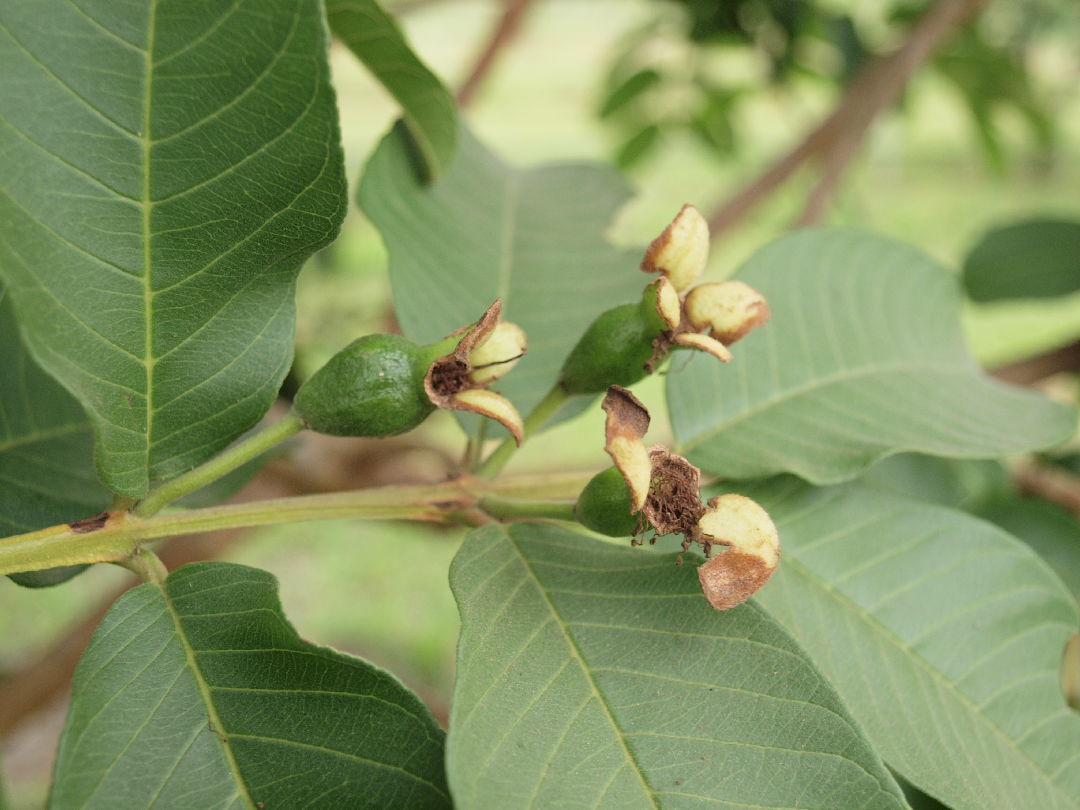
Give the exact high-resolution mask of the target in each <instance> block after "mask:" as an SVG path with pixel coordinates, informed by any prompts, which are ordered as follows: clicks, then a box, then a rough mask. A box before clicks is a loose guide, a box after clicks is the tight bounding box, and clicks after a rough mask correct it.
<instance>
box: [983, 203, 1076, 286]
mask: <svg viewBox="0 0 1080 810" xmlns="http://www.w3.org/2000/svg"><path fill="white" fill-rule="evenodd" d="M964 286H965V287H966V288H967V291H968V295H970V296H971V297H972V298H973V299H975V300H976V301H996V300H998V299H1001V298H1054V297H1056V296H1059V295H1068V294H1069V293H1074V292H1076V291H1077V290H1080V222H1072V221H1069V220H1061V219H1034V220H1029V221H1027V222H1018V223H1016V224H1013V225H1005V226H1002V227H1000V228H995V229H993V230H991V231H988V232H987V233H985V234H983V236H982V238H981V239H980V240H979V242H978V244H976V245H975V247H973V248H972V249H971V252H970V253H969V254H968V257H967V259H966V260H965V261H964Z"/></svg>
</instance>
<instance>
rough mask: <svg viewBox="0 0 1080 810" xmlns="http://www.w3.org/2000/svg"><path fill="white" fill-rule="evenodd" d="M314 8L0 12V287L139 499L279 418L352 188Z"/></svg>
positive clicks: (271, 1) (252, 2) (41, 7)
mask: <svg viewBox="0 0 1080 810" xmlns="http://www.w3.org/2000/svg"><path fill="white" fill-rule="evenodd" d="M322 17H323V14H322V7H321V4H320V3H319V2H318V0H237V2H232V3H225V2H209V0H205V1H204V2H198V3H192V2H189V1H188V0H151V1H150V2H146V3H135V4H127V3H117V2H113V0H83V2H79V3H73V2H68V1H67V0H35V2H32V3H4V4H3V5H2V6H0V31H2V33H0V42H2V43H3V44H2V45H0V75H3V76H4V82H5V90H4V93H3V94H0V192H2V193H0V220H2V221H3V222H4V227H3V229H2V230H0V273H2V274H3V275H4V278H5V279H6V281H7V283H8V285H9V291H10V293H11V294H12V295H13V297H14V299H15V304H16V308H17V311H18V312H19V317H20V320H21V322H22V325H23V331H24V334H25V335H26V337H27V341H28V344H29V347H30V350H31V352H32V353H33V355H34V357H35V358H36V359H37V360H38V361H39V362H40V363H41V364H42V365H43V366H44V367H45V368H46V369H47V370H48V371H49V372H50V373H52V374H53V375H54V376H55V377H57V378H58V379H59V380H60V381H61V382H62V383H63V384H64V386H65V387H66V388H67V389H69V390H70V391H72V392H73V393H74V394H75V396H76V397H77V398H78V399H79V400H80V401H81V402H83V403H84V404H85V406H86V407H87V409H88V410H89V413H90V415H91V417H92V420H93V424H94V430H95V433H96V437H97V453H96V462H97V468H98V470H99V473H100V475H101V478H102V480H103V481H104V482H105V483H106V484H107V485H108V486H109V487H111V488H112V489H114V490H116V491H117V492H121V493H123V494H125V495H131V496H140V495H142V494H143V493H145V492H146V489H147V486H148V484H149V482H150V480H151V479H155V478H165V477H170V476H173V475H176V474H177V473H180V472H182V471H184V470H186V469H188V468H190V467H192V466H194V465H195V464H197V463H199V462H201V461H204V460H205V459H206V458H208V457H209V456H211V455H212V454H213V453H214V452H216V451H217V450H219V449H221V448H222V447H224V446H225V445H227V444H228V443H229V442H230V441H231V440H232V439H234V438H236V437H237V436H238V435H240V434H241V433H243V432H244V431H245V430H247V429H248V428H250V427H251V426H252V425H254V424H255V423H256V422H257V421H258V420H259V418H260V417H261V416H262V414H263V413H264V411H265V410H266V409H267V407H269V405H270V403H271V401H272V400H273V397H274V395H275V394H276V392H277V388H278V385H279V384H280V382H281V380H282V378H283V377H284V375H285V372H286V371H287V369H288V367H289V363H290V358H291V354H292V333H293V309H294V306H293V287H294V283H295V279H296V273H297V270H298V268H299V266H300V263H301V262H302V261H303V259H304V258H305V257H306V256H307V255H308V254H310V253H311V252H312V251H313V250H315V249H316V248H318V247H320V246H321V245H324V244H326V243H327V242H329V241H330V239H332V238H333V236H334V235H335V233H336V232H337V228H338V225H339V223H340V219H341V217H342V216H343V214H344V210H345V186H344V180H343V177H342V175H343V169H342V160H341V148H340V143H339V137H338V127H337V115H336V110H335V106H334V96H333V91H332V90H331V87H330V84H329V71H328V67H327V63H326V57H325V48H326V42H325V40H326V33H325V22H324V20H323V19H322Z"/></svg>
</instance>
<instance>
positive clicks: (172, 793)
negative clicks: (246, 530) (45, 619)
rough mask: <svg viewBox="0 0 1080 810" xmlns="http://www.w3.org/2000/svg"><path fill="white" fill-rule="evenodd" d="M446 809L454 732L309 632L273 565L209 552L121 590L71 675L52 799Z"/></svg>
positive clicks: (58, 808)
mask: <svg viewBox="0 0 1080 810" xmlns="http://www.w3.org/2000/svg"><path fill="white" fill-rule="evenodd" d="M151 806H153V807H177V808H180V807H183V808H241V807H244V808H254V807H264V806H265V807H281V808H294V807H295V808H300V807H304V808H317V807H318V808H340V807H348V808H371V810H384V808H388V807H408V808H418V809H419V808H448V807H449V806H450V800H449V797H448V795H447V790H446V782H445V776H444V774H443V733H442V731H441V730H440V729H439V727H438V725H437V724H436V723H435V720H434V719H433V718H432V717H431V714H430V712H428V710H427V708H426V707H425V706H424V705H423V704H422V703H421V702H420V700H419V698H417V697H416V695H414V694H413V693H412V692H410V691H408V690H407V689H405V687H403V686H402V685H401V684H400V683H398V681H397V680H395V679H394V678H393V677H392V676H391V675H388V674H387V673H385V672H383V671H382V670H380V669H377V668H376V667H373V666H372V665H370V664H368V663H367V662H365V661H361V660H360V659H357V658H352V657H350V656H347V655H342V654H341V653H337V652H334V651H333V650H329V649H327V648H325V647H316V646H314V645H312V644H308V643H307V642H304V641H302V640H300V638H298V637H297V635H296V631H295V630H293V628H292V626H291V625H290V624H289V623H288V621H287V620H286V619H285V617H284V616H283V615H282V613H281V606H280V604H279V602H278V597H277V583H276V581H275V580H274V578H273V577H272V576H271V575H270V574H268V573H266V572H265V571H260V570H258V569H255V568H248V567H246V566H242V565H232V564H227V563H198V564H195V565H188V566H185V567H184V568H181V569H180V570H178V571H176V572H175V573H173V574H172V575H170V576H169V577H168V579H167V580H166V581H165V584H164V587H159V586H157V585H150V584H148V585H142V586H140V587H138V588H135V589H134V590H131V591H129V592H128V593H127V594H125V595H124V596H122V597H121V598H120V599H119V600H118V601H117V603H116V604H115V605H113V607H112V609H111V610H110V611H109V613H108V615H107V616H106V617H105V619H104V620H103V621H102V623H101V625H100V626H99V627H98V629H97V632H96V633H95V634H94V637H93V638H92V639H91V641H90V645H89V647H88V648H87V650H86V652H85V653H84V654H83V657H82V660H81V661H80V662H79V667H78V669H77V670H76V672H75V677H74V680H73V682H72V704H71V708H70V709H69V711H68V718H67V724H66V726H65V728H64V733H63V736H62V737H61V740H60V749H59V752H58V754H57V764H56V773H55V781H54V785H53V791H52V796H51V801H50V807H51V808H55V810H66V808H71V807H79V808H103V810H114V808H120V807H125V808H126V807H151Z"/></svg>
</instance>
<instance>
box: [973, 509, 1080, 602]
mask: <svg viewBox="0 0 1080 810" xmlns="http://www.w3.org/2000/svg"><path fill="white" fill-rule="evenodd" d="M978 515H979V517H981V518H983V519H984V520H989V521H990V522H991V523H994V524H996V525H998V526H1000V527H1001V528H1003V529H1004V530H1005V531H1007V532H1009V533H1010V534H1013V535H1015V536H1016V537H1019V538H1020V539H1021V540H1023V541H1024V542H1025V543H1027V544H1028V545H1029V546H1031V547H1032V548H1033V549H1035V551H1036V552H1037V553H1038V554H1039V556H1041V557H1042V558H1043V559H1044V560H1046V562H1047V563H1048V564H1049V565H1050V567H1051V568H1053V569H1054V571H1056V572H1057V575H1058V576H1059V577H1061V581H1062V582H1064V583H1065V585H1066V586H1067V587H1068V588H1069V590H1070V591H1072V593H1073V596H1075V597H1076V598H1077V599H1080V521H1078V520H1077V519H1076V516H1075V515H1074V514H1073V513H1072V512H1070V511H1069V510H1067V509H1063V508H1062V507H1060V506H1058V505H1057V504H1053V503H1049V502H1047V501H1043V500H1040V499H1038V498H1023V497H1019V496H1014V497H1004V498H998V499H996V500H993V501H991V502H989V503H987V504H986V505H985V506H983V507H982V508H980V509H979V510H978Z"/></svg>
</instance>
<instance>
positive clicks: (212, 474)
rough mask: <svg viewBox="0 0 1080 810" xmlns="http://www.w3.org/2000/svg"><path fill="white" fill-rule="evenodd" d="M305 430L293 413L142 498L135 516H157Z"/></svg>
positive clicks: (134, 512) (134, 511)
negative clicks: (167, 507)
mask: <svg viewBox="0 0 1080 810" xmlns="http://www.w3.org/2000/svg"><path fill="white" fill-rule="evenodd" d="M303 428H304V424H303V423H302V422H301V421H300V417H299V416H297V415H296V413H295V412H293V411H290V412H289V413H288V414H286V415H285V417H284V418H283V419H280V420H279V421H277V422H275V423H274V424H272V425H269V426H267V427H266V428H263V429H262V430H260V431H259V432H258V433H255V434H253V435H251V436H249V437H248V438H246V439H244V440H243V441H242V442H239V443H237V444H234V445H233V446H232V447H228V448H226V449H225V450H224V451H222V452H221V453H219V454H218V455H216V456H214V457H213V458H212V459H210V460H209V461H208V462H206V463H205V464H203V465H201V466H198V467H196V468H195V469H194V470H191V471H190V472H186V473H184V474H183V475H180V476H177V477H176V478H173V479H172V480H171V481H166V482H165V483H164V484H162V485H161V486H159V487H158V488H157V489H155V490H154V491H153V492H151V493H150V494H149V495H147V496H146V497H145V498H143V499H142V500H141V501H140V502H139V503H138V505H136V507H135V508H134V509H133V510H132V512H133V514H135V515H136V516H138V517H141V518H148V517H151V516H153V515H156V514H157V513H158V512H160V511H161V509H162V508H163V507H165V506H167V505H168V504H170V503H172V502H173V501H175V500H176V499H178V498H182V497H184V496H185V495H187V494H188V493H189V492H194V491H195V490H197V489H202V488H203V487H205V486H206V485H207V484H211V483H213V482H214V481H216V480H218V479H219V478H221V477H222V476H224V475H227V474H228V473H230V472H232V471H233V470H235V469H236V468H237V467H239V466H240V465H241V464H244V463H245V462H248V461H250V460H251V459H253V458H255V457H256V456H260V455H262V454H263V453H265V452H266V451H267V450H269V449H270V448H271V447H273V446H274V445H277V444H280V443H281V442H283V441H285V440H286V439H287V438H289V437H290V436H293V435H295V434H297V433H299V432H300V431H301V430H303Z"/></svg>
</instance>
